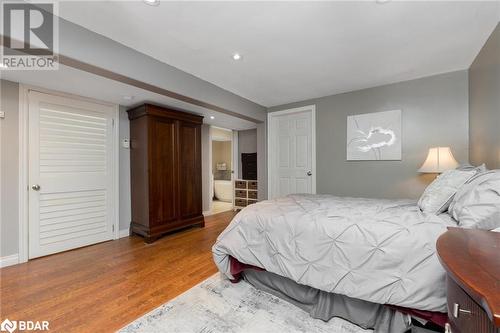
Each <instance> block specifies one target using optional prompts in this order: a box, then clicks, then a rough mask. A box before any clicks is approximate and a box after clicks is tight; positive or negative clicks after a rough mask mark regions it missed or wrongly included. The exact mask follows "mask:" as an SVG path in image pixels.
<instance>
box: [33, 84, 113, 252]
mask: <svg viewBox="0 0 500 333" xmlns="http://www.w3.org/2000/svg"><path fill="white" fill-rule="evenodd" d="M28 101H29V157H28V158H29V184H30V188H29V258H36V257H40V256H44V255H48V254H52V253H56V252H61V251H66V250H69V249H73V248H77V247H81V246H86V245H90V244H95V243H98V242H102V241H106V240H110V239H113V223H114V220H115V218H116V216H115V213H114V209H113V205H114V196H115V195H117V194H115V193H114V181H113V179H114V175H113V170H114V165H113V163H115V161H114V153H115V149H117V147H115V139H114V120H113V117H114V114H115V110H116V109H115V107H113V106H107V105H103V104H97V103H91V102H87V101H81V100H75V99H69V98H65V97H59V96H54V95H49V94H44V93H40V92H35V91H30V92H29V94H28Z"/></svg>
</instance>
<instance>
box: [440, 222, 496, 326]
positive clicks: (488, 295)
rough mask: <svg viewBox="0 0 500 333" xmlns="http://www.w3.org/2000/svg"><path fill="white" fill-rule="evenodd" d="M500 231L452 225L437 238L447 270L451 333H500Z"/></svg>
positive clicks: (442, 260)
mask: <svg viewBox="0 0 500 333" xmlns="http://www.w3.org/2000/svg"><path fill="white" fill-rule="evenodd" d="M499 249H500V233H497V232H492V231H484V230H470V229H462V228H448V231H447V232H446V233H444V234H443V235H441V237H439V239H438V241H437V251H438V256H439V259H440V261H441V263H442V264H443V267H444V268H445V270H446V272H447V280H446V282H447V305H448V330H447V331H448V332H450V331H451V332H452V333H500V256H499V252H498V251H499Z"/></svg>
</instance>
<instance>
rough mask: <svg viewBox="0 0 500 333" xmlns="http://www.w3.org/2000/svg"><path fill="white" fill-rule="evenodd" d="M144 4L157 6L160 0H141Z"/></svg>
mask: <svg viewBox="0 0 500 333" xmlns="http://www.w3.org/2000/svg"><path fill="white" fill-rule="evenodd" d="M142 1H144V3H145V4H147V5H150V6H158V5H159V4H160V0H142Z"/></svg>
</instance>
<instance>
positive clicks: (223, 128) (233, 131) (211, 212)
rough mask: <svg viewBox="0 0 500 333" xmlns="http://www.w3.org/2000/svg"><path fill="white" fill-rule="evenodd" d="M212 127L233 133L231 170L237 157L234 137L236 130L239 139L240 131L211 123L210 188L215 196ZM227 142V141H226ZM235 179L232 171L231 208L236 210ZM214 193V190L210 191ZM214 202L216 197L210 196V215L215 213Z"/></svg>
mask: <svg viewBox="0 0 500 333" xmlns="http://www.w3.org/2000/svg"><path fill="white" fill-rule="evenodd" d="M212 129H218V130H223V131H227V132H230V133H231V141H230V142H231V170H232V171H234V167H235V166H234V159H235V156H234V149H235V148H236V147H235V146H234V139H235V132H236V141H237V139H238V132H237V131H236V130H233V129H229V128H225V127H220V126H214V125H210V158H209V159H210V165H209V169H210V188H211V191H213V192H214V196H215V189H214V186H215V183H214V182H215V180H214V177H213V173H214V170H213V167H212V165H213V143H214V140H213V135H212V134H213V131H212ZM225 142H227V141H225ZM234 180H235V176H234V173H231V195H232V197H233V199H232V200H231V205H232V207H231V210H234ZM210 193H212V192H210ZM213 202H214V198H213V196H212V197H211V198H210V213H209V214H210V215H213Z"/></svg>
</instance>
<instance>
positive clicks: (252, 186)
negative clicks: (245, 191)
mask: <svg viewBox="0 0 500 333" xmlns="http://www.w3.org/2000/svg"><path fill="white" fill-rule="evenodd" d="M248 188H249V189H251V190H256V189H257V182H256V181H255V180H250V181H248Z"/></svg>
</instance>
